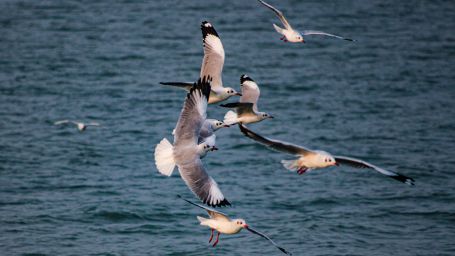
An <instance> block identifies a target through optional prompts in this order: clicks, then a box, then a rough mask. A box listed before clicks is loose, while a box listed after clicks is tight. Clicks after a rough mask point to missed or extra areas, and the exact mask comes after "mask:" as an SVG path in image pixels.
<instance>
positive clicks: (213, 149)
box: [210, 146, 218, 151]
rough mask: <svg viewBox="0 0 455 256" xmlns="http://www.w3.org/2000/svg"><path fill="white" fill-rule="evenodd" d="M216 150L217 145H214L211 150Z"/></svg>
mask: <svg viewBox="0 0 455 256" xmlns="http://www.w3.org/2000/svg"><path fill="white" fill-rule="evenodd" d="M215 150H218V148H217V147H215V146H213V147H212V149H211V150H210V151H215Z"/></svg>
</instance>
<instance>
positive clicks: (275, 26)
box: [273, 24, 284, 35]
mask: <svg viewBox="0 0 455 256" xmlns="http://www.w3.org/2000/svg"><path fill="white" fill-rule="evenodd" d="M273 27H274V28H275V30H276V32H278V33H280V34H282V35H283V34H284V33H283V29H282V28H280V27H278V26H277V25H275V24H273Z"/></svg>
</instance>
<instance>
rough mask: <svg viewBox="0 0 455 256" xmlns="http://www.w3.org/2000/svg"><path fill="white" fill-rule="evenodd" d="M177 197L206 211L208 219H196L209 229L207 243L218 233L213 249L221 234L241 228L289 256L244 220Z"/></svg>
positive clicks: (237, 230) (288, 253) (237, 231)
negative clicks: (232, 217) (267, 241)
mask: <svg viewBox="0 0 455 256" xmlns="http://www.w3.org/2000/svg"><path fill="white" fill-rule="evenodd" d="M178 197H179V198H181V199H183V200H185V201H186V202H188V203H190V204H192V205H194V206H197V207H199V208H202V209H204V210H206V211H207V213H208V215H209V217H210V218H209V219H207V218H204V217H200V216H197V219H198V220H199V222H200V223H201V225H203V226H207V227H209V228H210V229H211V235H210V238H209V243H210V242H212V239H213V233H214V231H215V230H216V231H217V232H218V233H217V235H216V239H215V242H214V243H213V247H215V246H216V245H217V244H218V242H219V239H220V234H221V233H223V234H227V235H233V234H237V233H239V232H240V231H241V230H242V228H243V229H246V230H248V231H250V232H251V233H253V234H256V235H259V236H261V237H263V238H265V239H267V240H269V241H270V242H271V243H272V244H273V245H274V246H275V247H276V248H278V249H279V250H280V251H282V252H283V253H285V254H287V255H291V253H290V252H288V251H287V250H286V249H284V248H283V247H280V246H278V245H277V244H276V243H275V242H274V241H273V240H272V239H270V238H269V237H268V236H266V235H264V234H262V233H261V232H259V231H256V230H254V229H252V228H250V226H249V225H248V224H246V222H245V220H244V219H230V218H229V217H228V216H227V215H226V214H224V213H222V212H219V211H217V210H214V209H211V208H209V207H205V206H203V205H199V204H196V203H193V202H191V201H189V200H186V199H184V198H182V197H181V196H180V195H178Z"/></svg>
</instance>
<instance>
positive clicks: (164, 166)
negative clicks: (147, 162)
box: [155, 139, 175, 176]
mask: <svg viewBox="0 0 455 256" xmlns="http://www.w3.org/2000/svg"><path fill="white" fill-rule="evenodd" d="M155 165H156V168H157V169H158V171H159V172H160V173H161V174H163V175H166V176H171V175H172V172H173V171H174V168H175V160H174V147H173V146H172V144H171V143H170V142H169V141H168V140H167V139H162V140H161V141H160V143H159V144H158V145H156V147H155Z"/></svg>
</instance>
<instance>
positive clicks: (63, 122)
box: [54, 120, 72, 125]
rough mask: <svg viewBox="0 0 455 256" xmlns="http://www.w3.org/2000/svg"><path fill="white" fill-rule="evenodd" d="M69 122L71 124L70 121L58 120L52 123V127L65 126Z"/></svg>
mask: <svg viewBox="0 0 455 256" xmlns="http://www.w3.org/2000/svg"><path fill="white" fill-rule="evenodd" d="M70 122H72V121H70V120H60V121H57V122H54V125H61V124H67V123H70Z"/></svg>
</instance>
